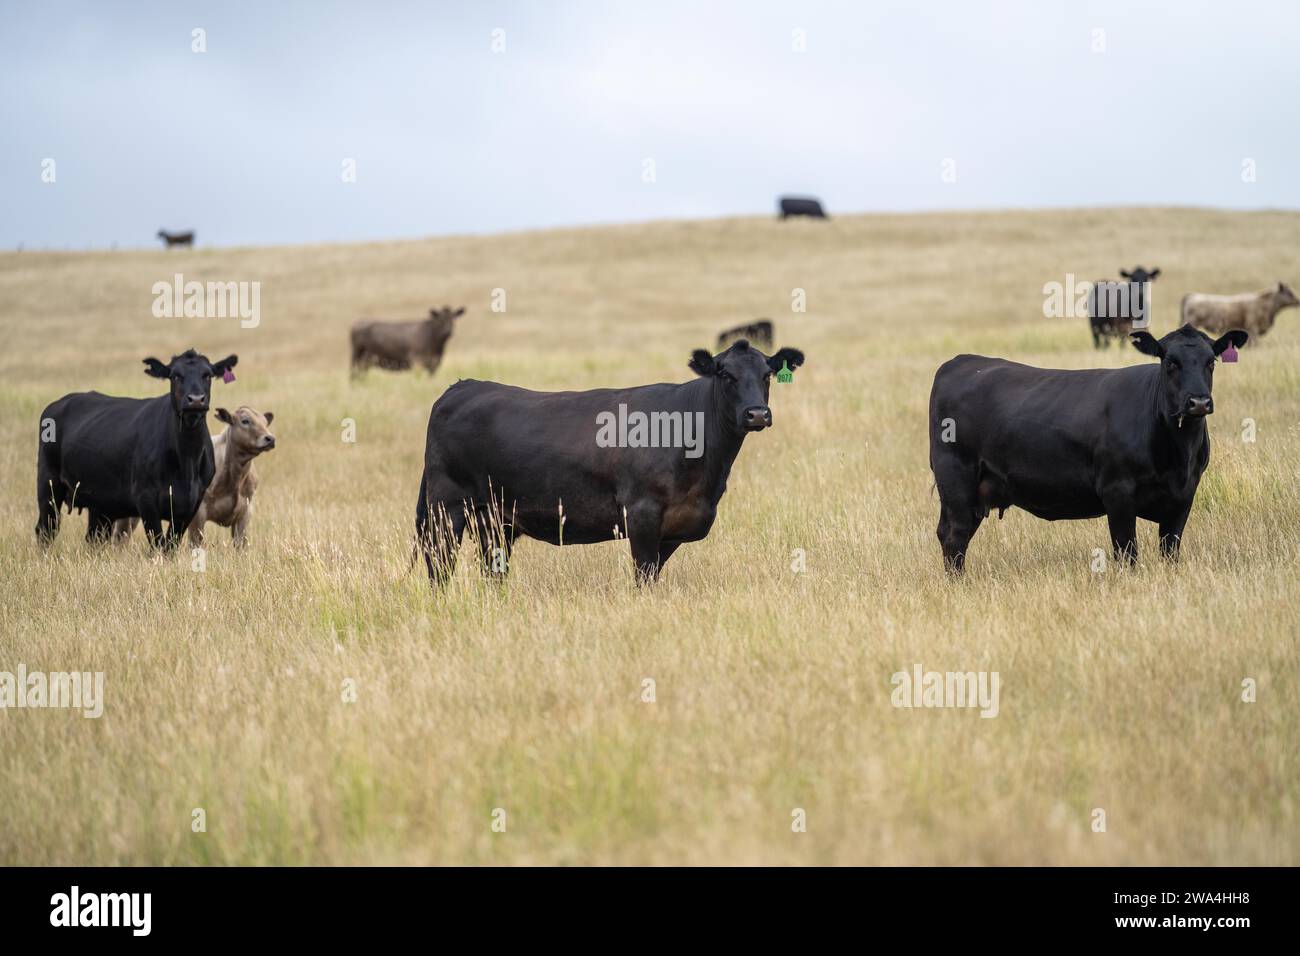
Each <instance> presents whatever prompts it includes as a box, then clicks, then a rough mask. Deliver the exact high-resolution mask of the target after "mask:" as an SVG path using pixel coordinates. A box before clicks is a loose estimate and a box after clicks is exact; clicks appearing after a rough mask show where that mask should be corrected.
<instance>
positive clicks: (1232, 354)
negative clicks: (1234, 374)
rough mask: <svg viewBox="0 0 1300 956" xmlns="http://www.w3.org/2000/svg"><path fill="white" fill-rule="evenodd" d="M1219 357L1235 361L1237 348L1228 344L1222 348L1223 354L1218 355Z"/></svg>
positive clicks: (1226, 360) (1227, 360)
mask: <svg viewBox="0 0 1300 956" xmlns="http://www.w3.org/2000/svg"><path fill="white" fill-rule="evenodd" d="M1219 358H1221V359H1223V360H1224V361H1225V362H1235V361H1237V350H1236V349H1235V348H1233V347H1232V346H1231V345H1229V346H1228V347H1227V348H1226V349H1224V350H1223V354H1222V355H1220V356H1219Z"/></svg>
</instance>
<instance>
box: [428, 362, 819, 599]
mask: <svg viewBox="0 0 1300 956" xmlns="http://www.w3.org/2000/svg"><path fill="white" fill-rule="evenodd" d="M803 360H804V357H803V353H802V352H800V351H799V350H798V349H791V348H783V349H781V350H780V351H778V352H777V353H776V354H775V355H772V356H771V357H769V356H766V355H764V354H763V353H762V352H760V351H759V350H758V349H756V348H754V347H753V346H751V345H750V344H749V342H747V341H744V340H742V341H739V342H736V343H735V344H734V345H732V346H731V347H730V348H728V349H727V350H726V351H724V352H720V353H718V354H717V355H711V354H709V353H708V352H706V351H705V350H703V349H698V350H696V352H695V353H694V354H693V355H692V356H691V360H690V363H689V365H690V368H691V369H692V371H694V372H695V373H696V375H697V376H698V377H697V378H696V379H694V380H693V381H690V382H685V383H683V384H667V383H665V384H659V385H642V386H640V387H637V388H602V389H594V390H592V391H586V392H533V391H528V390H527V389H523V388H516V387H514V386H511V385H501V384H499V383H497V382H479V381H459V382H457V383H456V384H455V385H453V386H451V388H449V389H447V391H446V392H444V393H443V395H442V397H441V398H439V399H438V401H437V402H435V403H434V405H433V410H432V412H431V413H430V415H429V427H428V433H427V437H426V441H425V451H424V474H423V476H422V478H421V481H420V497H419V501H418V502H417V503H416V510H415V530H416V537H417V542H418V547H419V548H421V550H422V551H423V553H424V557H425V563H426V565H427V567H428V570H429V578H430V580H431V581H432V582H433V583H434V585H435V586H437V585H440V584H442V583H443V582H445V581H446V579H447V577H448V576H449V575H450V574H451V572H452V570H453V569H454V567H455V555H456V550H457V548H458V547H459V544H460V541H461V537H462V535H463V534H464V531H465V528H466V526H467V525H469V524H473V525H474V527H475V531H476V533H477V536H478V540H479V548H480V557H481V558H482V561H483V566H484V570H485V571H486V572H488V573H495V574H497V575H502V574H504V573H505V571H506V565H505V561H506V560H507V558H508V554H509V548H510V542H511V541H512V540H513V539H514V538H515V537H516V536H518V535H525V536H527V537H530V538H536V539H538V540H540V541H547V542H549V543H551V544H592V543H595V542H598V541H610V540H613V539H615V538H627V539H628V540H629V542H630V543H631V546H632V559H633V562H634V563H635V567H636V575H637V581H638V583H641V582H644V581H649V580H654V579H656V578H657V577H658V576H659V572H660V569H661V568H662V567H663V565H664V563H665V562H666V561H667V560H668V559H669V557H671V556H672V554H673V552H674V551H676V550H677V548H678V547H679V546H680V545H681V544H682V543H684V542H686V541H699V540H701V539H702V538H704V537H705V535H707V534H708V533H709V529H710V528H711V527H712V525H713V521H714V518H715V517H716V515H717V506H718V501H719V500H720V499H721V498H722V495H723V492H725V491H726V489H727V476H728V475H729V474H730V473H731V466H732V463H733V462H734V461H735V460H736V455H738V454H739V453H740V447H741V445H742V444H743V442H744V440H745V438H746V436H748V435H749V434H750V433H752V432H758V431H762V430H763V429H765V428H767V427H769V426H770V425H771V424H772V410H771V407H770V406H769V405H768V390H769V387H770V383H771V380H772V377H773V375H774V374H775V373H777V372H778V371H780V370H781V368H782V366H783V364H788V366H789V368H790V369H795V368H798V367H799V366H800V365H802V364H803Z"/></svg>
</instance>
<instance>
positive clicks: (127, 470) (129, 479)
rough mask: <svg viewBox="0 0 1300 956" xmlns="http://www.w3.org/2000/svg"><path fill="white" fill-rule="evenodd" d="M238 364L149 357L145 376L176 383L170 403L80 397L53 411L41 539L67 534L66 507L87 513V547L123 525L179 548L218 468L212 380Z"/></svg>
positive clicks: (44, 450) (45, 421)
mask: <svg viewBox="0 0 1300 956" xmlns="http://www.w3.org/2000/svg"><path fill="white" fill-rule="evenodd" d="M238 361H239V358H238V356H235V355H228V356H226V358H224V359H222V360H221V361H219V362H211V361H209V360H208V358H207V357H206V356H204V355H200V354H199V353H198V352H195V351H194V350H193V349H190V350H189V351H187V352H184V353H182V354H180V355H177V356H175V357H174V358H173V359H172V360H171V361H170V362H167V363H166V364H164V363H163V362H160V361H158V359H156V358H147V359H145V360H144V365H145V374H147V375H151V376H153V377H154V378H161V379H166V380H167V382H168V385H169V387H168V390H167V394H166V395H160V396H158V397H157V398H116V397H113V396H110V395H101V394H100V393H99V392H74V393H72V394H71V395H65V396H63V397H62V398H60V399H59V400H58V401H56V402H54V403H52V404H51V405H49V406H47V407H46V409H45V411H43V412H42V413H41V422H40V447H39V448H38V450H37V455H36V506H37V510H38V512H39V517H38V518H37V521H36V537H37V539H38V540H39V541H40V542H41V543H42V544H49V543H50V542H51V541H52V540H53V539H54V537H55V535H57V534H58V532H59V512H60V509H62V508H65V507H66V508H67V509H68V511H69V513H70V512H71V511H72V509H73V508H76V509H78V510H81V509H83V508H84V509H85V510H86V511H87V512H88V513H89V523H88V526H87V529H86V540H87V541H103V540H106V539H107V538H108V537H109V536H110V534H111V532H112V527H113V522H114V521H117V520H119V519H122V518H139V519H141V521H142V523H143V524H144V529H145V533H146V535H147V536H148V538H149V542H150V544H152V545H154V546H155V547H161V548H165V549H168V550H170V549H171V548H173V547H174V546H175V545H176V542H177V540H179V538H180V536H181V534H182V533H184V531H185V529H186V528H187V527H188V526H189V523H190V521H191V519H193V517H194V513H195V512H196V511H197V510H198V507H199V505H200V504H201V503H202V501H203V493H204V491H206V490H207V487H208V483H209V482H211V481H212V475H213V472H214V470H215V466H214V461H213V453H212V437H211V435H210V434H209V433H208V424H207V417H208V407H209V405H210V402H211V397H212V380H213V379H214V378H219V377H223V376H226V375H227V374H228V373H229V372H230V370H231V369H232V368H234V367H235V364H236V363H237V362H238ZM164 520H165V521H167V522H168V527H167V532H166V534H165V535H164V533H163V528H162V523H163V521H164Z"/></svg>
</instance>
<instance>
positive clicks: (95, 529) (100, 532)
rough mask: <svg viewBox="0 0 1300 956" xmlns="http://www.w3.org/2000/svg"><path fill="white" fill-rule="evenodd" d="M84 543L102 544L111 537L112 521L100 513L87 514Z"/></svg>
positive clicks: (89, 512) (90, 512)
mask: <svg viewBox="0 0 1300 956" xmlns="http://www.w3.org/2000/svg"><path fill="white" fill-rule="evenodd" d="M87 518H88V520H87V522H86V541H87V543H89V544H103V543H104V542H105V541H108V540H109V539H110V538H112V537H113V519H112V518H109V517H108V516H106V515H105V514H104V513H103V512H102V511H95V510H93V509H92V510H90V511H88V512H87Z"/></svg>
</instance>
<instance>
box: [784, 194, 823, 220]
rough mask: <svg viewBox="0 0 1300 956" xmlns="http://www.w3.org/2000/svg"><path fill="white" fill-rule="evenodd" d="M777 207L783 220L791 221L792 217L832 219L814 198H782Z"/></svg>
mask: <svg viewBox="0 0 1300 956" xmlns="http://www.w3.org/2000/svg"><path fill="white" fill-rule="evenodd" d="M777 205H778V208H779V209H780V213H781V218H782V219H789V218H790V217H791V216H809V217H810V218H812V219H829V218H830V216H828V215H826V213H825V211H824V210H823V209H822V204H821V203H820V202H818V201H817V200H816V199H812V198H805V197H801V196H782V197H781V198H780V200H779V201H778V203H777Z"/></svg>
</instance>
